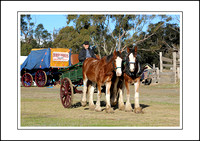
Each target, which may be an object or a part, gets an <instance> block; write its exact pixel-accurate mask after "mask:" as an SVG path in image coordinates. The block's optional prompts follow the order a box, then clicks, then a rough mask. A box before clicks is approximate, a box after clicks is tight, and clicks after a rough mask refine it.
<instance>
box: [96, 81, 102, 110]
mask: <svg viewBox="0 0 200 141" xmlns="http://www.w3.org/2000/svg"><path fill="white" fill-rule="evenodd" d="M97 85H98V86H97V87H98V92H97V102H96V108H95V111H96V112H101V105H100V100H101V84H100V83H98V84H97Z"/></svg>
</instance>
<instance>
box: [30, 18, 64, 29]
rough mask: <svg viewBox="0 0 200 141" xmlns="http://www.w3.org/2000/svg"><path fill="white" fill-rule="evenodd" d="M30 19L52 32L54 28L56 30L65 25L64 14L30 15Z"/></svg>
mask: <svg viewBox="0 0 200 141" xmlns="http://www.w3.org/2000/svg"><path fill="white" fill-rule="evenodd" d="M31 17H32V21H33V22H35V24H36V26H37V25H38V24H43V26H44V28H45V29H47V30H48V32H50V33H53V30H54V28H55V29H56V30H58V29H61V28H63V27H66V26H67V23H66V21H67V19H66V15H34V14H32V15H31Z"/></svg>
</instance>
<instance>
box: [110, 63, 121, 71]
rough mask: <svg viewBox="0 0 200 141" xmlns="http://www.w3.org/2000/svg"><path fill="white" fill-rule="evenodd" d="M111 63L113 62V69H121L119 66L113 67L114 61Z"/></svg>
mask: <svg viewBox="0 0 200 141" xmlns="http://www.w3.org/2000/svg"><path fill="white" fill-rule="evenodd" d="M112 63H113V67H114V69H115V70H116V69H121V67H115V65H114V62H112Z"/></svg>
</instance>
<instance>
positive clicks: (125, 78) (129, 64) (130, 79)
mask: <svg viewBox="0 0 200 141" xmlns="http://www.w3.org/2000/svg"><path fill="white" fill-rule="evenodd" d="M127 53H128V54H127V56H126V60H125V61H126V63H125V65H124V66H123V75H122V76H121V77H117V76H114V77H113V79H112V81H113V83H112V86H111V87H113V89H112V91H111V105H113V106H114V105H116V104H117V98H118V107H119V110H124V109H125V111H126V112H131V111H132V106H131V102H130V84H133V83H134V85H135V104H134V105H135V106H134V112H135V113H141V112H142V108H141V107H140V105H139V87H140V79H141V76H140V75H141V74H142V73H143V71H144V70H145V69H146V68H143V69H140V64H139V61H138V59H137V46H136V47H135V48H133V49H130V48H127ZM125 88H126V100H127V101H126V105H125V106H124V102H123V93H124V89H125Z"/></svg>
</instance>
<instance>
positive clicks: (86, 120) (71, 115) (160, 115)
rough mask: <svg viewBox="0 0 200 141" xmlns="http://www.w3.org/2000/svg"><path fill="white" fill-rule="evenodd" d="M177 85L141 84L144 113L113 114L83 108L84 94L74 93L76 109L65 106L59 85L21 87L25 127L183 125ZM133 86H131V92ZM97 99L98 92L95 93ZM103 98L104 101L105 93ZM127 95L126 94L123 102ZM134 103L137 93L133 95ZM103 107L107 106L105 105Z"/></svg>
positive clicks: (121, 112)
mask: <svg viewBox="0 0 200 141" xmlns="http://www.w3.org/2000/svg"><path fill="white" fill-rule="evenodd" d="M179 89H180V88H179V85H178V84H176V85H174V84H162V85H161V84H156V85H149V86H144V85H141V87H140V105H141V106H142V107H143V112H144V113H143V114H136V113H134V112H125V111H119V110H118V109H115V111H114V113H112V114H108V113H106V112H105V111H102V112H95V111H90V110H89V106H88V105H87V106H86V107H81V106H80V100H81V94H75V95H74V102H73V103H74V104H75V105H76V106H74V108H70V109H66V108H64V107H63V106H62V104H61V101H60V95H59V87H54V88H47V87H43V88H39V87H30V88H25V87H21V111H19V112H20V113H21V126H22V127H95V126H96V127H110V126H112V127H178V126H179V125H180V90H179ZM133 91H134V86H131V92H133ZM94 101H96V94H95V96H94ZM101 101H105V94H104V93H103V94H102V98H101ZM125 101H126V96H124V102H125ZM131 103H132V105H133V104H134V94H133V93H132V94H131ZM102 108H103V109H104V108H105V104H103V106H102Z"/></svg>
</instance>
